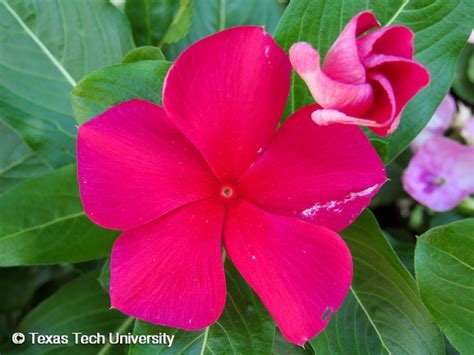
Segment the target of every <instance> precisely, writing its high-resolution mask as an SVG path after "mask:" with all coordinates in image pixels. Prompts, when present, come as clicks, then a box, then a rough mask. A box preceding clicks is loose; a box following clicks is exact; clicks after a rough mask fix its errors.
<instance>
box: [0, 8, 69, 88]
mask: <svg viewBox="0 0 474 355" xmlns="http://www.w3.org/2000/svg"><path fill="white" fill-rule="evenodd" d="M0 2H1V3H2V4H3V5H4V6H5V8H6V9H7V11H8V12H9V13H10V14H11V15H12V16H13V18H14V19H15V20H16V21H17V22H18V24H19V25H20V26H21V27H22V28H23V30H24V31H25V32H26V34H27V35H28V36H29V37H30V38H31V39H32V40H33V41H34V42H35V43H36V44H37V45H38V47H39V48H40V49H41V51H42V52H43V53H44V54H45V55H46V57H48V59H49V60H50V61H51V63H52V64H53V65H54V66H55V67H56V68H57V69H58V70H59V72H60V73H61V74H62V75H63V76H64V78H65V79H66V81H67V82H68V83H69V84H70V85H71V86H72V87H74V86H76V81H75V80H74V79H73V77H72V76H71V74H69V72H68V71H67V70H66V68H65V67H64V66H63V65H62V64H61V63H60V62H59V61H58V60H57V59H56V57H55V56H54V55H53V54H52V53H51V51H50V50H49V49H48V48H47V47H46V45H45V44H44V43H43V42H42V41H41V40H40V39H39V38H38V37H37V36H36V35H35V34H34V33H33V31H32V30H31V29H30V28H29V27H28V26H27V25H26V23H25V22H24V21H23V20H22V19H21V17H20V16H19V15H18V14H17V13H16V12H15V10H14V9H13V8H12V7H11V6H10V5H9V4H8V3H7V2H6V0H0Z"/></svg>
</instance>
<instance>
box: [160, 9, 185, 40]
mask: <svg viewBox="0 0 474 355" xmlns="http://www.w3.org/2000/svg"><path fill="white" fill-rule="evenodd" d="M191 4H192V2H191V0H180V1H179V9H178V12H177V13H176V15H175V16H174V18H173V22H171V25H170V27H169V28H168V30H167V31H166V33H165V35H164V37H163V38H162V39H161V41H160V45H163V44H171V43H176V42H178V41H180V40H182V39H183V38H184V37H186V35H187V34H188V32H189V27H190V26H191V15H192V7H191Z"/></svg>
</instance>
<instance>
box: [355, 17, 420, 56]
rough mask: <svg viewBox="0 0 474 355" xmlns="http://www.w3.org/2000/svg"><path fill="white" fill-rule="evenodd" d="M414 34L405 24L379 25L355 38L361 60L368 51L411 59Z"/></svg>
mask: <svg viewBox="0 0 474 355" xmlns="http://www.w3.org/2000/svg"><path fill="white" fill-rule="evenodd" d="M413 40H414V34H413V32H412V30H410V29H409V28H408V27H406V26H398V25H395V26H388V27H381V28H379V29H377V30H375V31H372V32H369V33H367V34H366V35H364V36H362V37H361V38H359V39H358V40H357V46H358V48H359V56H360V58H361V59H362V60H363V59H364V58H366V57H367V55H369V54H370V53H372V52H373V53H377V54H387V55H393V56H399V57H403V58H406V59H413V54H414V45H413Z"/></svg>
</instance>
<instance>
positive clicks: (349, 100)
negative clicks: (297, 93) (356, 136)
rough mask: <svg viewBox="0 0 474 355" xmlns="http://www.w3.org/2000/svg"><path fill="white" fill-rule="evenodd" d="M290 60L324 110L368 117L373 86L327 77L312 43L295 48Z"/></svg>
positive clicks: (292, 49) (294, 46) (300, 43)
mask: <svg viewBox="0 0 474 355" xmlns="http://www.w3.org/2000/svg"><path fill="white" fill-rule="evenodd" d="M290 60H291V64H292V65H293V68H294V69H295V71H296V72H297V73H298V74H299V75H300V76H301V78H302V79H303V80H304V81H305V83H306V85H307V86H308V88H309V90H310V91H311V95H312V96H313V98H314V99H315V100H316V102H317V103H318V104H319V105H321V106H322V107H324V108H326V109H332V108H335V109H337V110H339V111H341V112H344V113H345V114H347V115H354V116H358V115H362V114H364V113H365V112H366V111H367V110H368V108H369V107H370V105H371V104H372V98H373V93H372V87H371V86H370V84H368V83H362V84H351V83H345V82H341V81H337V80H334V79H332V78H331V77H329V76H328V75H326V73H324V72H323V71H322V70H321V68H320V66H319V53H318V52H317V51H316V50H315V49H313V47H312V46H311V45H310V44H309V43H306V42H298V43H295V44H294V45H292V46H291V48H290ZM364 75H365V74H364Z"/></svg>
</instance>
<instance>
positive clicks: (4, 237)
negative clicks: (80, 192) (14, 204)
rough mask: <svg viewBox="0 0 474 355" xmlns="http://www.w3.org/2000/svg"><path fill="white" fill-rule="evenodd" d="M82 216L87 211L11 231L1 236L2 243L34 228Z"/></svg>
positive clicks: (41, 227)
mask: <svg viewBox="0 0 474 355" xmlns="http://www.w3.org/2000/svg"><path fill="white" fill-rule="evenodd" d="M81 216H85V212H83V211H82V212H78V213H73V214H70V215H67V216H64V217H60V218H56V219H54V220H52V221H49V222H46V223H43V224H39V225H36V226H33V227H30V228H25V229H22V230H19V231H17V232H15V233H11V234H7V235H4V236H0V243H2V242H3V241H5V239H9V238H13V237H16V236H18V235H21V234H24V233H28V232H31V231H34V230H37V229H43V228H46V227H49V226H51V225H53V224H56V223H60V222H63V221H66V220H68V219H73V218H77V217H81Z"/></svg>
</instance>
